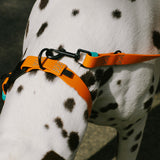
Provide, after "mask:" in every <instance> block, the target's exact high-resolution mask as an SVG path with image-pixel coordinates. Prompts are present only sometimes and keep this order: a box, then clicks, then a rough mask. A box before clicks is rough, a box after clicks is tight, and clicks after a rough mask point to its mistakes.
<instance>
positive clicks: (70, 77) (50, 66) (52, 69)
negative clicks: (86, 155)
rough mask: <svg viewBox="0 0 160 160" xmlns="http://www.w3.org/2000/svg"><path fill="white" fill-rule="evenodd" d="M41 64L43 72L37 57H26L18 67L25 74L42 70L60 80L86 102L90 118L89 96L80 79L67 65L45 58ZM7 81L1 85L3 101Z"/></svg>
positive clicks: (90, 102) (90, 103) (90, 101)
mask: <svg viewBox="0 0 160 160" xmlns="http://www.w3.org/2000/svg"><path fill="white" fill-rule="evenodd" d="M41 63H42V64H43V67H44V69H43V70H42V69H41V68H40V66H39V63H38V57H34V56H28V57H27V58H26V59H25V60H24V62H23V63H22V65H21V66H20V69H21V70H23V69H25V68H27V70H26V71H25V72H30V71H32V70H42V71H44V72H48V73H52V74H54V75H56V76H57V77H59V78H61V79H62V80H63V81H64V82H65V83H67V84H68V85H69V86H71V87H72V88H74V89H75V90H76V91H77V92H78V94H79V95H80V96H81V97H82V98H83V99H84V100H85V101H86V102H87V105H88V115H89V116H90V114H91V108H92V100H91V94H90V92H89V90H88V88H87V86H86V85H85V83H84V82H83V81H82V80H81V78H80V77H79V76H78V75H77V74H75V73H74V72H73V71H72V70H71V69H69V68H68V67H67V65H65V64H63V63H62V62H60V61H58V60H52V59H49V58H46V57H42V58H41ZM8 80H9V77H7V78H6V79H5V80H4V82H3V84H2V90H3V92H2V97H4V99H5V95H6V91H5V89H4V88H5V85H6V84H7V82H8Z"/></svg>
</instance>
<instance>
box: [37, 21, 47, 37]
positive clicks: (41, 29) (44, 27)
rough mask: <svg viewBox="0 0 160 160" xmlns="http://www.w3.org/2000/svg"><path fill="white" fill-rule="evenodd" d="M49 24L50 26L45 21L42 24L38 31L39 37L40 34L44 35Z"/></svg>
mask: <svg viewBox="0 0 160 160" xmlns="http://www.w3.org/2000/svg"><path fill="white" fill-rule="evenodd" d="M47 26H48V23H47V22H45V23H43V24H42V26H41V27H40V29H39V31H38V32H37V37H39V36H41V35H42V33H43V32H44V30H45V29H46V28H47Z"/></svg>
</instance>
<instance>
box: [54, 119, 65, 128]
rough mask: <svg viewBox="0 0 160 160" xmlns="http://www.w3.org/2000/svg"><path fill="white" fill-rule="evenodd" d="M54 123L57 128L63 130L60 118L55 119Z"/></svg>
mask: <svg viewBox="0 0 160 160" xmlns="http://www.w3.org/2000/svg"><path fill="white" fill-rule="evenodd" d="M54 121H55V123H56V124H57V126H58V127H59V128H63V122H62V120H61V118H59V117H57V118H56V119H55V120H54Z"/></svg>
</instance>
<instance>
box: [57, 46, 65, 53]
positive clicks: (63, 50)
mask: <svg viewBox="0 0 160 160" xmlns="http://www.w3.org/2000/svg"><path fill="white" fill-rule="evenodd" d="M58 50H59V51H62V52H65V51H66V50H65V49H64V46H63V45H60V46H59V47H58Z"/></svg>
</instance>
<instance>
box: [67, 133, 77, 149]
mask: <svg viewBox="0 0 160 160" xmlns="http://www.w3.org/2000/svg"><path fill="white" fill-rule="evenodd" d="M78 145H79V136H78V133H76V132H71V133H70V135H69V138H68V146H69V148H70V150H71V151H75V150H76V149H77V147H78Z"/></svg>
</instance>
